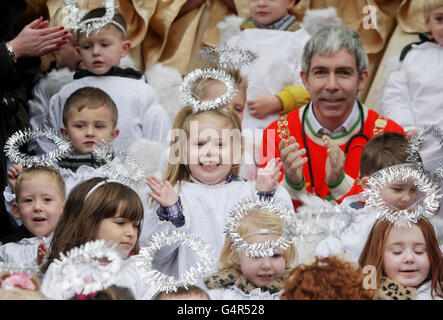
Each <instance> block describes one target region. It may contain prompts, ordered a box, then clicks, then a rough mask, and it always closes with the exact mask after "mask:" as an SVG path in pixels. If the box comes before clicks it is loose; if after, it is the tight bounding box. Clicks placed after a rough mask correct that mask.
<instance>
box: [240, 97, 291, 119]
mask: <svg viewBox="0 0 443 320" xmlns="http://www.w3.org/2000/svg"><path fill="white" fill-rule="evenodd" d="M247 105H248V109H249V113H250V114H251V116H253V117H254V118H257V119H263V118H265V117H267V116H268V115H270V114H274V113H279V112H280V111H282V110H283V104H282V102H281V100H280V99H279V98H278V97H277V96H272V95H267V96H259V97H258V98H255V99H251V100H249V101H248V102H247Z"/></svg>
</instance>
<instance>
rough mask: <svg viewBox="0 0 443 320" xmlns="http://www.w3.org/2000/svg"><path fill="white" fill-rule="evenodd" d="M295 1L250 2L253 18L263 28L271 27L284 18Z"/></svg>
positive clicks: (255, 0) (270, 0)
mask: <svg viewBox="0 0 443 320" xmlns="http://www.w3.org/2000/svg"><path fill="white" fill-rule="evenodd" d="M294 3H295V0H249V12H250V15H251V18H252V19H254V20H255V21H257V22H258V23H260V24H261V25H263V26H269V25H270V24H273V23H274V22H277V21H278V20H280V19H281V18H283V17H284V16H285V15H286V14H287V13H288V10H289V9H290V8H292V7H293V6H294Z"/></svg>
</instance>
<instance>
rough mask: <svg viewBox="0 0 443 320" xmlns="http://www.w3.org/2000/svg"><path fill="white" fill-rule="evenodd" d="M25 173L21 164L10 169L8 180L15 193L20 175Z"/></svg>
mask: <svg viewBox="0 0 443 320" xmlns="http://www.w3.org/2000/svg"><path fill="white" fill-rule="evenodd" d="M22 171H23V166H22V165H21V164H19V163H16V164H14V165H12V166H11V167H10V168H9V169H8V173H7V174H6V178H7V180H8V182H9V185H10V186H11V190H12V191H13V192H15V184H16V182H17V177H18V175H19V174H20V173H21V172H22Z"/></svg>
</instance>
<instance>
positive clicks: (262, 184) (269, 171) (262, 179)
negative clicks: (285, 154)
mask: <svg viewBox="0 0 443 320" xmlns="http://www.w3.org/2000/svg"><path fill="white" fill-rule="evenodd" d="M281 166H282V163H281V161H280V158H276V159H275V158H274V159H272V160H271V161H269V162H268V164H267V165H266V167H265V168H260V169H258V171H257V179H256V181H255V188H256V189H257V191H265V192H270V191H272V190H274V188H275V185H276V184H277V182H278V179H280V176H281V171H280V169H281Z"/></svg>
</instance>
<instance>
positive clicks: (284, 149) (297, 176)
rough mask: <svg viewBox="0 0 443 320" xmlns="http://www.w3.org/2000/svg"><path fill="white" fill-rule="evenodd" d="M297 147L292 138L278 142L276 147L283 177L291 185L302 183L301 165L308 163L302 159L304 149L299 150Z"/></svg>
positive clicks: (306, 159) (304, 158) (305, 159)
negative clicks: (282, 169) (281, 164)
mask: <svg viewBox="0 0 443 320" xmlns="http://www.w3.org/2000/svg"><path fill="white" fill-rule="evenodd" d="M299 147H300V145H299V144H298V143H297V141H296V140H295V138H294V137H293V136H291V137H289V139H288V140H282V141H280V144H279V145H278V149H279V150H280V156H281V159H282V162H283V168H284V171H285V176H286V178H287V179H288V180H289V181H290V182H292V183H293V184H300V183H301V182H302V181H303V165H304V164H305V163H306V162H308V158H306V157H303V155H304V154H305V153H306V149H299Z"/></svg>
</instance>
